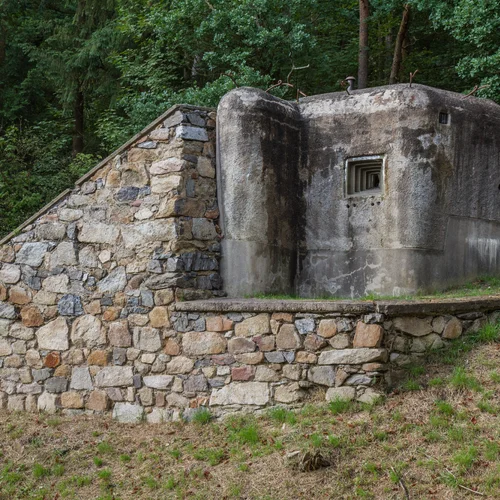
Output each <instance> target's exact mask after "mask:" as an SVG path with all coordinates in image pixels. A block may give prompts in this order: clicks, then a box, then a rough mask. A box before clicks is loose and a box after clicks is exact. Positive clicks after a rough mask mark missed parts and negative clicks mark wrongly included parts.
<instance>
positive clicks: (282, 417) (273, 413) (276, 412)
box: [268, 406, 297, 425]
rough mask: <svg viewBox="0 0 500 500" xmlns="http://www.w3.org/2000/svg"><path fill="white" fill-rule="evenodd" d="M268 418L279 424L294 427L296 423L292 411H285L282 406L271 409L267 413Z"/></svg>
mask: <svg viewBox="0 0 500 500" xmlns="http://www.w3.org/2000/svg"><path fill="white" fill-rule="evenodd" d="M268 415H269V418H270V419H271V420H274V421H275V422H278V423H280V424H285V423H286V424H290V425H294V424H296V423H297V417H296V415H295V413H294V412H293V411H290V410H287V409H286V408H283V407H282V406H277V407H275V408H271V409H270V410H269V412H268Z"/></svg>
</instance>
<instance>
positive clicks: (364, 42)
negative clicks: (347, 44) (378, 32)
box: [358, 0, 370, 89]
mask: <svg viewBox="0 0 500 500" xmlns="http://www.w3.org/2000/svg"><path fill="white" fill-rule="evenodd" d="M369 15H370V5H369V3H368V0H359V57H358V89H364V88H365V87H366V86H367V84H368V16H369Z"/></svg>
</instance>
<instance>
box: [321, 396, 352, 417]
mask: <svg viewBox="0 0 500 500" xmlns="http://www.w3.org/2000/svg"><path fill="white" fill-rule="evenodd" d="M354 407H355V403H354V402H353V401H349V400H348V399H342V398H336V399H334V400H332V401H330V403H328V409H329V410H330V411H331V412H332V413H333V414H334V415H340V414H341V413H346V412H348V411H351V410H352V409H353V408H354Z"/></svg>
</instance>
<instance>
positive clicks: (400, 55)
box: [389, 4, 410, 85]
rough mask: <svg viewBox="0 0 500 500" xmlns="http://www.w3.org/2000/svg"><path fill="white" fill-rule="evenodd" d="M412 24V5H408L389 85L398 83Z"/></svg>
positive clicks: (395, 49)
mask: <svg viewBox="0 0 500 500" xmlns="http://www.w3.org/2000/svg"><path fill="white" fill-rule="evenodd" d="M409 23H410V4H406V5H405V7H404V10H403V18H402V19H401V25H400V26H399V31H398V36H397V38H396V45H395V47H394V57H393V58H392V68H391V76H390V77H389V85H392V84H394V83H396V82H397V81H398V75H399V71H400V70H401V61H402V60H403V43H404V41H405V38H406V35H407V33H408V26H409Z"/></svg>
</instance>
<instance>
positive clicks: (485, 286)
mask: <svg viewBox="0 0 500 500" xmlns="http://www.w3.org/2000/svg"><path fill="white" fill-rule="evenodd" d="M498 294H500V278H498V277H497V276H481V277H478V278H476V279H474V280H473V281H469V282H467V283H464V284H463V285H459V286H453V287H450V288H447V289H445V290H436V291H435V292H431V293H421V292H417V293H415V294H402V295H396V294H395V295H379V294H376V293H369V294H366V295H364V296H363V297H356V298H352V297H331V296H326V295H319V296H317V297H314V300H328V301H336V300H353V301H360V302H363V301H375V300H409V301H411V300H425V299H436V298H438V299H439V298H442V299H446V298H462V297H476V296H487V295H498ZM246 298H256V299H268V300H269V299H270V300H311V299H310V298H304V297H299V296H298V295H293V294H288V295H287V294H256V295H247V296H246Z"/></svg>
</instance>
